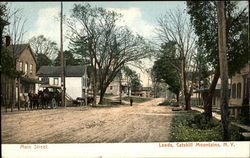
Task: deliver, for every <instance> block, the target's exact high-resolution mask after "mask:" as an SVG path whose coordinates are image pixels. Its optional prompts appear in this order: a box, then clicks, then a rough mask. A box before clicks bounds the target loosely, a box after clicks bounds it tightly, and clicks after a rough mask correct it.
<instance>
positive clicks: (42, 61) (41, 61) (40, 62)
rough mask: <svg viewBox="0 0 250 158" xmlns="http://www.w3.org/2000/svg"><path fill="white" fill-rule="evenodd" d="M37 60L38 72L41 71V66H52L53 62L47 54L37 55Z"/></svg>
mask: <svg viewBox="0 0 250 158" xmlns="http://www.w3.org/2000/svg"><path fill="white" fill-rule="evenodd" d="M36 58H37V66H36V67H37V70H39V69H40V67H41V66H51V65H52V60H51V59H50V58H49V57H47V56H46V55H45V54H42V53H38V54H37V55H36Z"/></svg>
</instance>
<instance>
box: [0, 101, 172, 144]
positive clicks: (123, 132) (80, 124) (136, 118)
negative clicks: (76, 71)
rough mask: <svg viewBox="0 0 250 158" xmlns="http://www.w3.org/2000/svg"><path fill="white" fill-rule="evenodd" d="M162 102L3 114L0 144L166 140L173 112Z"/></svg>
mask: <svg viewBox="0 0 250 158" xmlns="http://www.w3.org/2000/svg"><path fill="white" fill-rule="evenodd" d="M161 101H162V99H161V98H158V99H153V100H152V101H148V102H145V103H140V104H134V105H133V106H129V105H128V104H127V105H121V106H117V107H105V108H104V107H96V108H92V107H67V108H59V109H49V110H34V111H22V112H17V113H10V112H8V113H3V114H2V115H1V117H2V122H1V128H2V143H8V144H9V143H15V144H24V143H29V144H30V143H36V144H37V143H119V142H129V143H131V142H165V141H168V136H169V128H170V123H171V119H172V116H173V113H172V112H171V109H170V108H169V107H166V106H157V104H158V103H160V102H161Z"/></svg>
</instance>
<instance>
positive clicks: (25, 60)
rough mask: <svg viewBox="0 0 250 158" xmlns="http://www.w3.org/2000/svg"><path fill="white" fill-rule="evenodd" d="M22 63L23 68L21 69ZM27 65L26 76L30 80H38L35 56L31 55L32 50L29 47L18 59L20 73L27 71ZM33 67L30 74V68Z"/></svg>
mask: <svg viewBox="0 0 250 158" xmlns="http://www.w3.org/2000/svg"><path fill="white" fill-rule="evenodd" d="M20 62H22V68H20ZM25 64H27V66H28V69H27V74H25V76H27V77H30V78H36V62H35V59H34V58H33V56H32V55H31V50H30V48H29V47H26V48H25V49H24V50H23V52H22V54H21V55H20V57H19V58H18V59H17V62H16V68H17V70H18V71H20V70H22V71H23V72H24V70H25ZM31 65H32V73H30V67H31Z"/></svg>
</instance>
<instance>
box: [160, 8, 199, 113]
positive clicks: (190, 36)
mask: <svg viewBox="0 0 250 158" xmlns="http://www.w3.org/2000/svg"><path fill="white" fill-rule="evenodd" d="M158 26H159V27H157V28H156V31H157V33H158V36H159V38H160V40H161V41H162V42H164V43H165V42H167V43H171V42H173V43H174V45H175V47H176V51H175V53H174V57H177V59H178V60H179V65H180V66H179V67H178V68H176V71H177V72H178V73H179V75H180V78H181V82H180V83H181V91H182V92H183V93H182V94H183V95H184V96H185V110H190V109H191V106H190V97H191V95H192V92H193V87H194V82H195V76H196V73H195V72H196V70H195V69H196V64H195V62H194V56H195V54H196V51H195V50H194V49H195V41H196V36H195V34H194V31H193V28H192V25H191V24H190V22H189V21H188V20H187V19H186V15H185V12H183V11H181V10H180V9H177V10H176V11H175V12H172V11H168V12H167V13H166V14H165V15H164V16H162V17H160V18H159V19H158ZM174 59H175V58H174ZM188 74H189V75H190V74H192V75H191V76H192V79H191V80H189V81H188Z"/></svg>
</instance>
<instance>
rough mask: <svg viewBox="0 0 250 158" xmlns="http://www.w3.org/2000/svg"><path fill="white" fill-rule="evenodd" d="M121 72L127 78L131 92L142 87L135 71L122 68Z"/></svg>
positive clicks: (126, 67)
mask: <svg viewBox="0 0 250 158" xmlns="http://www.w3.org/2000/svg"><path fill="white" fill-rule="evenodd" d="M122 71H123V72H124V75H125V77H126V78H127V83H128V86H129V87H130V88H131V90H134V89H137V88H139V87H141V86H142V85H141V81H140V78H139V76H138V74H137V73H136V71H134V70H131V69H130V68H129V67H128V66H124V67H123V68H122Z"/></svg>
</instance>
